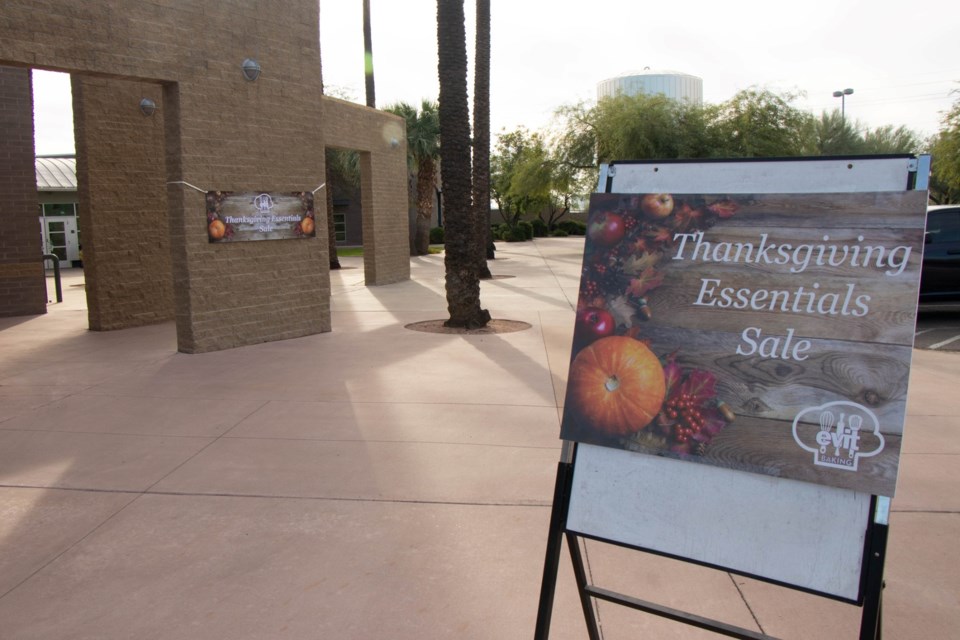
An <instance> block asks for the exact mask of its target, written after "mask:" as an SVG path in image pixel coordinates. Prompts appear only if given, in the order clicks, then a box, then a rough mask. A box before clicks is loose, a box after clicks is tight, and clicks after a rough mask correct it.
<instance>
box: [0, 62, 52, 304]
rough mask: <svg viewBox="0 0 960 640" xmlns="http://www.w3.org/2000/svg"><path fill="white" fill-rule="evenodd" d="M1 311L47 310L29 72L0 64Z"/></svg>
mask: <svg viewBox="0 0 960 640" xmlns="http://www.w3.org/2000/svg"><path fill="white" fill-rule="evenodd" d="M0 132H2V135H0V230H2V231H0V316H21V315H34V314H40V313H46V311H47V293H46V280H45V278H44V272H43V262H42V260H41V258H40V257H41V256H42V255H43V244H42V242H41V239H40V222H39V221H38V218H39V209H38V204H37V202H38V201H37V187H36V174H35V169H34V161H33V98H32V93H31V87H30V72H29V71H28V70H26V69H11V68H4V67H0Z"/></svg>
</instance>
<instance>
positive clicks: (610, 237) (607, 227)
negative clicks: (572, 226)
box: [587, 211, 627, 247]
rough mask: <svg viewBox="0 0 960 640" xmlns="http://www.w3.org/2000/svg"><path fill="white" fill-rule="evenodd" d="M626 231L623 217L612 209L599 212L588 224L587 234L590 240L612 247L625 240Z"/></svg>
mask: <svg viewBox="0 0 960 640" xmlns="http://www.w3.org/2000/svg"><path fill="white" fill-rule="evenodd" d="M626 232H627V229H626V227H624V226H623V218H621V217H620V216H619V215H617V214H616V213H613V212H612V211H605V212H602V213H598V214H597V215H596V216H594V218H593V220H591V221H590V224H589V225H587V236H589V238H590V240H591V241H592V242H594V243H595V244H599V245H602V246H604V247H612V246H613V245H615V244H617V243H618V242H620V241H621V240H623V236H624V235H625V234H626Z"/></svg>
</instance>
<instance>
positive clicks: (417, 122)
mask: <svg viewBox="0 0 960 640" xmlns="http://www.w3.org/2000/svg"><path fill="white" fill-rule="evenodd" d="M385 110H386V111H389V112H390V113H394V114H396V115H398V116H401V117H402V118H403V119H404V120H405V121H406V124H407V167H408V168H409V170H410V171H411V172H412V173H413V174H414V175H415V179H414V185H415V186H414V193H415V202H416V207H417V220H416V228H415V230H414V240H413V254H414V255H418V256H425V255H427V254H428V253H429V252H430V216H431V215H432V214H433V203H434V196H435V194H436V186H435V185H436V178H437V161H438V160H439V158H440V116H439V107H438V106H437V103H436V102H431V101H429V100H423V101H422V102H421V103H420V109H419V110H417V108H416V107H414V106H412V105H410V104H408V103H406V102H398V103H396V104H393V105H390V106H389V107H387V108H386V109H385Z"/></svg>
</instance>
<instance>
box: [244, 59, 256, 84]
mask: <svg viewBox="0 0 960 640" xmlns="http://www.w3.org/2000/svg"><path fill="white" fill-rule="evenodd" d="M240 69H241V70H242V71H243V77H244V79H246V80H248V81H250V82H253V81H254V80H256V79H257V78H259V77H260V63H259V62H257V61H256V60H254V59H253V58H247V59H246V60H244V61H243V64H242V65H240Z"/></svg>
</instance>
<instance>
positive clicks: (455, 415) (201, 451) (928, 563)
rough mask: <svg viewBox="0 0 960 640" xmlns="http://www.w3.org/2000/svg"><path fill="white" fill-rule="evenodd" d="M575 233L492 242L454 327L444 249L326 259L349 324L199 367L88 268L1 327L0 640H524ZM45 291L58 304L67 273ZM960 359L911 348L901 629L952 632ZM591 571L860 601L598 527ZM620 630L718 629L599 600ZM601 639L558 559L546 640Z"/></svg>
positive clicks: (547, 500)
mask: <svg viewBox="0 0 960 640" xmlns="http://www.w3.org/2000/svg"><path fill="white" fill-rule="evenodd" d="M581 251H582V240H579V241H578V240H577V239H574V238H556V239H540V240H537V241H536V242H528V243H521V244H500V245H499V251H498V252H497V260H496V261H495V262H493V263H492V265H491V270H492V271H493V273H494V274H495V275H498V276H510V277H500V278H497V279H495V280H492V281H488V282H484V283H483V285H482V294H481V299H482V301H483V304H484V306H485V307H486V308H488V309H490V311H491V313H492V315H493V317H494V318H503V319H511V320H522V321H525V322H528V323H530V324H531V325H532V328H531V329H528V330H526V331H521V332H516V333H503V334H492V335H471V336H463V335H441V334H427V333H419V332H415V331H410V330H407V329H405V328H404V325H405V324H408V323H411V322H417V321H422V320H430V319H436V318H443V317H445V315H446V302H445V298H444V289H443V287H444V283H443V261H442V256H439V255H436V256H426V257H421V258H413V259H412V276H413V277H412V279H411V280H410V281H409V282H404V283H399V284H396V285H390V286H385V287H372V288H368V287H365V286H364V285H363V267H362V259H359V258H345V259H342V264H344V266H345V267H346V268H344V269H343V270H340V271H338V272H334V273H333V274H332V275H331V279H332V287H333V298H332V306H333V326H334V330H333V332H331V333H328V334H323V335H317V336H310V337H306V338H299V339H295V340H289V341H285V342H274V343H267V344H261V345H256V346H252V347H244V348H240V349H234V350H230V351H223V352H216V353H207V354H198V355H186V354H180V353H177V352H176V338H175V329H174V326H173V324H172V323H166V324H162V325H156V326H151V327H143V328H138V329H128V330H123V331H116V332H108V333H97V332H92V331H88V330H87V322H86V311H85V301H84V300H83V290H82V286H79V287H78V286H75V285H77V284H79V283H80V282H81V280H78V278H82V275H78V274H77V273H76V272H72V271H68V272H67V277H66V280H65V282H64V293H65V300H64V302H63V303H61V304H52V305H50V307H49V313H47V314H46V315H44V316H38V317H27V318H6V319H0V353H2V360H0V638H4V639H7V638H9V639H16V640H26V639H34V638H35V639H43V640H51V639H59V638H64V639H66V638H70V639H81V638H90V639H94V638H95V639H107V638H109V639H113V638H137V639H138V640H145V639H152V638H156V639H161V638H162V639H165V640H166V639H171V638H201V639H204V640H206V639H219V638H230V639H231V640H236V639H241V638H251V639H253V638H297V639H305V638H357V639H367V638H390V639H392V640H407V639H411V640H412V639H418V640H420V639H424V638H458V639H461V638H462V639H473V638H476V639H513V638H531V637H532V635H533V630H534V623H535V619H536V614H537V601H538V597H539V591H540V579H541V571H542V568H543V557H544V550H545V544H546V536H547V527H548V521H549V516H550V504H551V500H552V493H553V483H554V477H555V473H556V465H557V461H558V459H559V455H560V444H561V443H560V441H559V440H558V432H559V412H558V408H559V407H561V406H562V402H563V393H564V387H565V383H566V370H567V365H568V359H569V349H570V341H571V336H572V330H573V306H574V305H575V302H576V293H577V286H578V279H579V269H580V259H581ZM50 297H51V298H52V297H53V290H52V287H51V289H50ZM958 358H960V356H958V355H956V354H950V353H936V352H925V351H916V352H915V355H914V362H913V371H912V377H911V387H910V400H909V403H908V414H909V416H908V424H907V429H906V434H905V439H904V452H903V457H902V461H901V476H900V483H899V488H898V495H897V498H896V499H895V500H894V502H893V515H892V519H891V529H890V532H891V539H890V542H889V547H888V551H889V559H888V563H887V570H886V581H887V589H886V593H885V600H884V636H885V637H886V638H905V639H912V638H917V639H920V638H923V639H938V638H953V637H958V636H960V631H957V629H958V628H960V606H958V605H960V572H958V571H957V569H958V566H960V561H958V556H957V553H956V540H957V539H958V538H960V497H958V496H960V492H958V491H957V487H958V482H957V480H958V477H960V471H958V469H960V467H958V465H957V459H958V456H960V408H958V403H957V401H956V394H957V389H958V388H960V359H958ZM586 554H587V559H588V562H589V568H590V572H591V576H592V577H593V580H594V582H595V583H597V584H599V585H601V586H606V587H608V588H613V589H620V590H623V591H625V592H628V593H631V594H632V595H636V596H638V597H641V598H648V599H651V600H656V601H658V602H661V603H663V604H667V605H669V606H674V607H678V608H682V609H686V610H690V611H693V612H694V613H698V614H701V615H705V616H711V617H716V618H720V619H722V620H724V621H726V622H729V623H732V624H736V625H740V626H744V627H747V628H751V629H756V630H758V631H763V632H765V633H768V634H770V635H773V636H776V637H781V638H785V639H793V638H798V639H799V638H810V639H814V638H816V639H823V638H855V637H856V629H857V626H858V624H859V617H860V610H859V609H858V608H855V607H851V606H849V605H845V604H842V603H836V602H831V601H827V600H825V599H823V598H818V597H814V596H809V595H805V594H801V593H798V592H794V591H791V590H784V589H780V588H777V587H774V586H771V585H767V584H764V583H760V582H757V581H755V580H750V579H746V578H742V577H738V576H732V575H730V574H727V573H724V572H719V571H712V570H708V569H705V568H702V567H697V566H693V565H688V564H682V563H677V562H675V561H671V560H667V559H663V558H657V557H653V556H648V555H644V554H640V553H637V552H632V551H627V550H623V549H618V548H616V547H612V546H609V545H604V544H600V543H594V542H590V543H588V544H587V545H586ZM598 612H599V616H600V620H601V624H602V626H603V637H604V638H605V639H607V640H620V639H624V640H626V639H628V638H637V637H640V636H641V635H642V636H643V637H649V638H658V639H661V638H666V639H672V638H677V639H680V638H683V639H687V638H709V637H715V636H713V635H712V634H709V633H706V632H703V631H698V630H696V629H691V628H688V627H684V626H680V625H677V624H674V623H670V622H668V621H665V620H661V619H658V618H654V617H652V616H648V615H645V614H640V613H637V612H633V611H630V610H626V609H624V608H622V607H617V606H614V605H609V604H605V603H600V604H599V605H598ZM585 637H586V631H585V626H584V624H583V621H582V614H581V611H580V605H579V601H578V599H577V595H576V590H575V586H574V579H573V575H572V572H571V570H570V562H569V558H568V557H567V555H566V552H564V554H563V558H562V561H561V570H560V575H559V578H558V589H557V599H556V605H555V610H554V617H553V627H552V634H551V638H554V639H557V640H567V639H571V640H572V639H580V638H585Z"/></svg>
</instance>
